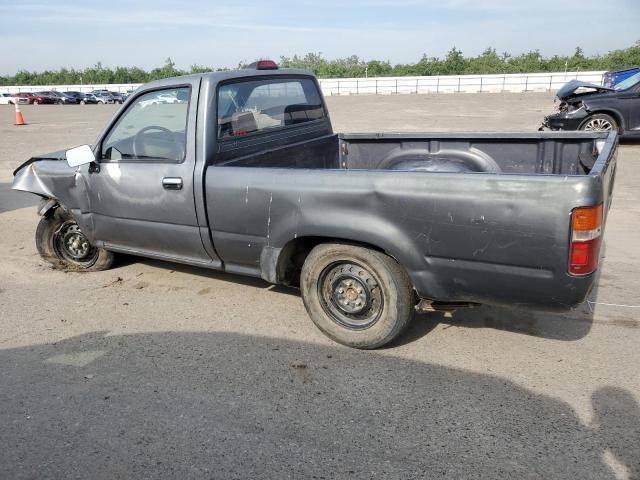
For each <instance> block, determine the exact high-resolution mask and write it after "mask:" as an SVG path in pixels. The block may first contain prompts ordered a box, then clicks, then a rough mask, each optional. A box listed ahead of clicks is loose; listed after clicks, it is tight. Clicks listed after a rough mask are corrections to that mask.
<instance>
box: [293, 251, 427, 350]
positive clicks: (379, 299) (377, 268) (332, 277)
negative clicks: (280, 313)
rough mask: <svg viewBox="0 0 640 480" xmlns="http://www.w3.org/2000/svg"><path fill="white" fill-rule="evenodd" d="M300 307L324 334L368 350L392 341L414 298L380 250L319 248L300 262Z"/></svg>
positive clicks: (404, 277) (404, 276)
mask: <svg viewBox="0 0 640 480" xmlns="http://www.w3.org/2000/svg"><path fill="white" fill-rule="evenodd" d="M300 287H301V290H302V299H303V301H304V305H305V308H306V309H307V312H308V314H309V316H310V317H311V320H313V322H314V323H315V324H316V326H317V327H318V328H319V329H320V330H322V332H324V333H325V334H326V335H327V336H329V337H330V338H332V339H333V340H335V341H336V342H338V343H342V344H343V345H347V346H350V347H354V348H363V349H373V348H378V347H381V346H383V345H385V344H387V343H389V342H391V341H392V340H394V339H395V338H397V337H398V336H399V335H400V334H401V333H402V331H403V330H404V329H405V327H406V326H407V325H408V324H409V322H410V321H411V319H412V318H413V313H414V306H415V295H414V292H413V288H412V286H411V282H410V280H409V277H408V275H407V274H406V272H405V271H404V269H403V268H402V267H401V266H400V265H399V264H398V263H397V262H396V261H395V260H394V259H393V258H391V257H389V256H388V255H385V254H384V253H382V252H379V251H376V250H371V249H368V248H363V247H359V246H355V245H344V244H323V245H318V246H317V247H315V248H314V249H313V250H312V251H311V253H309V255H308V257H307V258H306V260H305V262H304V265H303V267H302V273H301V276H300Z"/></svg>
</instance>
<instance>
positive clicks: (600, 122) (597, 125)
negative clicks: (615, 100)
mask: <svg viewBox="0 0 640 480" xmlns="http://www.w3.org/2000/svg"><path fill="white" fill-rule="evenodd" d="M580 130H584V131H586V132H610V131H612V130H613V131H614V132H617V131H619V126H618V123H617V122H616V121H615V120H614V118H613V117H611V116H610V115H607V114H606V113H596V114H595V115H591V116H590V117H589V118H587V119H586V120H585V121H584V122H583V123H582V125H580Z"/></svg>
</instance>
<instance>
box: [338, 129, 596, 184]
mask: <svg viewBox="0 0 640 480" xmlns="http://www.w3.org/2000/svg"><path fill="white" fill-rule="evenodd" d="M338 142H339V144H340V148H339V152H340V163H341V165H342V167H343V168H348V169H367V170H369V169H383V170H411V171H426V172H457V173H512V174H529V175H531V174H543V175H552V174H556V175H585V174H587V173H588V172H589V171H590V170H591V168H592V167H593V166H594V164H595V163H596V160H597V158H598V154H599V150H598V149H599V148H600V149H602V148H604V144H605V143H606V134H604V135H601V138H596V137H594V135H593V134H585V133H583V132H579V133H575V132H571V133H567V134H562V135H558V136H556V135H549V134H545V133H531V134H522V133H493V132H492V133H491V134H487V133H469V134H463V135H461V134H457V133H426V134H341V135H338Z"/></svg>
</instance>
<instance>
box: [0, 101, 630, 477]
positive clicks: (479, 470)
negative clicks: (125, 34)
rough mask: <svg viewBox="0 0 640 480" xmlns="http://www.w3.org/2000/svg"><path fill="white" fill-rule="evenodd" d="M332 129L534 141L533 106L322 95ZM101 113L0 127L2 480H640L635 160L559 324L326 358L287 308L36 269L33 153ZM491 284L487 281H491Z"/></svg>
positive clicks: (153, 279)
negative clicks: (528, 133)
mask: <svg viewBox="0 0 640 480" xmlns="http://www.w3.org/2000/svg"><path fill="white" fill-rule="evenodd" d="M327 102H328V105H329V108H330V112H331V116H332V120H333V123H334V126H335V130H336V131H343V132H344V131H353V132H355V131H420V130H423V131H427V130H430V131H449V130H486V131H490V130H512V131H513V130H534V129H535V128H537V126H538V124H539V122H540V120H541V118H542V116H543V115H544V114H545V113H547V112H548V111H550V110H551V109H552V108H553V99H552V97H551V96H550V95H548V94H533V93H529V94H459V95H440V96H436V95H420V96H416V95H400V96H360V97H355V96H352V97H330V98H328V99H327ZM116 108H117V107H114V106H97V105H87V106H35V107H31V106H29V107H23V113H24V116H25V119H26V121H27V122H28V123H29V125H27V126H24V127H15V126H13V109H12V107H4V106H2V107H1V108H0V232H1V234H0V372H1V374H0V478H7V479H9V478H11V479H18V478H38V479H40V478H88V477H91V478H95V479H101V478H105V479H113V478H158V477H163V478H164V477H166V478H238V479H245V478H385V479H386V478H403V479H405V478H434V477H442V478H456V479H457V478H517V479H522V478H554V479H559V478H566V479H577V478H580V479H605V478H617V479H638V478H640V370H639V368H638V364H639V363H640V348H639V345H640V275H639V273H640V253H639V250H638V247H637V246H638V245H639V244H640V230H639V229H638V220H639V219H640V190H638V188H637V185H638V184H640V145H633V144H625V145H622V146H621V147H620V150H619V170H618V175H617V181H616V186H615V192H614V202H613V207H612V210H611V212H610V216H609V220H608V225H607V231H606V249H605V255H606V257H605V258H604V260H603V265H602V269H601V275H600V280H599V284H598V288H597V289H596V290H595V291H594V292H593V293H592V295H591V297H590V303H587V304H585V305H583V306H581V307H580V308H578V309H577V310H575V311H573V312H570V313H568V314H562V315H560V314H550V313H544V312H542V313H541V312H534V311H527V310H510V309H504V308H495V307H479V308H475V309H471V310H464V311H459V312H457V313H455V314H454V315H453V317H452V318H447V317H445V316H443V315H442V314H432V315H421V316H418V317H416V319H415V320H414V322H413V324H412V326H411V328H410V330H409V331H408V332H407V333H406V335H404V336H403V337H402V338H401V340H400V341H399V342H397V343H396V344H395V345H393V346H391V347H389V348H385V349H382V350H378V351H372V352H363V351H355V350H350V349H348V348H345V347H341V346H339V345H336V344H334V343H332V342H331V341H330V340H328V339H326V338H325V337H324V336H323V335H322V334H321V333H320V332H319V331H318V330H316V329H315V327H314V326H313V324H312V323H311V321H310V320H309V319H308V317H307V315H306V312H305V310H304V308H303V305H302V301H301V299H300V297H299V295H298V292H297V291H296V290H290V289H285V288H280V287H274V286H270V285H268V284H266V283H264V282H262V281H259V280H255V279H250V278H245V277H238V276H234V275H228V274H223V273H217V272H212V271H208V270H199V269H196V268H191V267H185V266H181V265H175V264H170V263H163V262H158V261H152V260H145V259H141V258H135V257H121V258H120V259H119V262H118V264H117V265H116V267H115V268H113V269H112V270H109V271H105V272H100V273H94V274H79V273H64V272H60V271H55V270H52V269H51V268H49V266H48V265H47V264H45V263H43V262H42V261H41V260H40V258H39V257H38V255H37V253H36V249H35V244H34V239H33V236H34V231H35V228H36V224H37V222H38V218H37V215H36V212H35V209H34V207H33V206H32V205H33V204H34V199H33V198H32V197H31V196H29V195H27V194H21V193H14V192H10V191H9V186H10V182H11V179H12V175H11V172H12V170H13V169H14V168H15V167H16V166H18V165H19V164H20V163H21V162H22V161H24V160H26V159H27V158H29V157H30V156H31V155H32V154H37V153H44V152H50V151H54V150H58V149H62V148H66V147H69V146H74V145H78V144H82V143H91V142H93V140H94V139H95V137H96V136H97V134H98V132H99V131H100V129H101V128H102V127H103V125H104V124H105V122H106V121H107V120H108V118H110V116H111V115H112V114H113V113H114V111H115V110H116ZM488 281H490V279H488Z"/></svg>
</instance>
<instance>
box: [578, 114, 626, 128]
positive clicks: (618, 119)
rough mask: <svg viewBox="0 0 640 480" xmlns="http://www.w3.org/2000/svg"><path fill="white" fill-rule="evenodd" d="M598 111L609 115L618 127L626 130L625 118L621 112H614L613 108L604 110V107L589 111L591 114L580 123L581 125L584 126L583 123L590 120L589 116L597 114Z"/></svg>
mask: <svg viewBox="0 0 640 480" xmlns="http://www.w3.org/2000/svg"><path fill="white" fill-rule="evenodd" d="M598 113H602V114H604V115H609V116H610V117H612V118H613V119H614V120H615V121H616V123H617V124H618V129H621V130H624V120H623V119H622V117H621V116H620V114H619V113H618V112H614V111H613V110H603V109H600V110H593V111H589V116H588V117H587V118H585V119H584V120H583V122H582V123H581V124H580V127H582V125H584V124H585V123H586V122H587V121H588V120H589V118H591V117H592V116H593V115H597V114H598Z"/></svg>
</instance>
